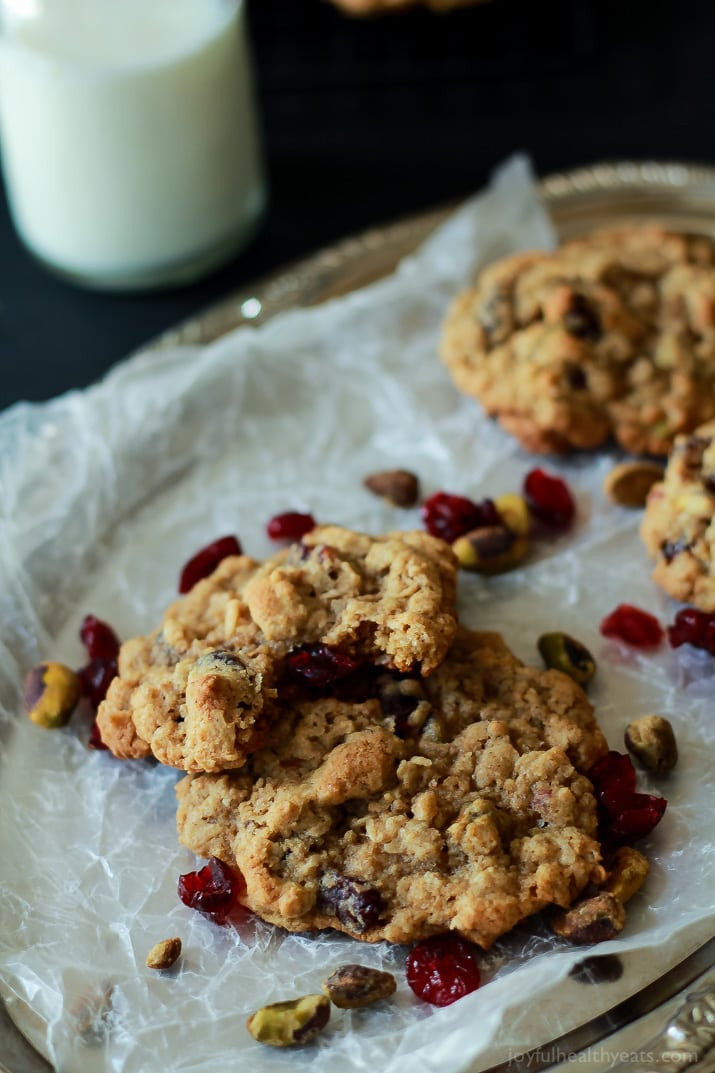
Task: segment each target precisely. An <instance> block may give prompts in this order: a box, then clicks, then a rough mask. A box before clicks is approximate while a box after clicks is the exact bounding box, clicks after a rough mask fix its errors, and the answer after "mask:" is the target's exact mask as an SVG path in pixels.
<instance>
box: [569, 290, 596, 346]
mask: <svg viewBox="0 0 715 1073" xmlns="http://www.w3.org/2000/svg"><path fill="white" fill-rule="evenodd" d="M564 328H565V329H566V331H567V332H568V333H569V334H570V335H574V336H576V338H577V339H587V340H588V341H589V342H591V343H597V342H598V340H599V339H600V338H601V336H602V335H603V327H602V325H601V319H600V317H599V315H598V313H597V312H596V310H595V309H594V308H593V306H592V305H591V303H590V302H589V301H588V299H586V298H584V296H583V295H582V294H572V295H571V301H570V303H569V308H568V309H567V310H566V312H565V313H564Z"/></svg>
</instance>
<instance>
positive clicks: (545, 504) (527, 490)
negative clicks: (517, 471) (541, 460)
mask: <svg viewBox="0 0 715 1073" xmlns="http://www.w3.org/2000/svg"><path fill="white" fill-rule="evenodd" d="M523 492H524V499H525V500H526V502H527V504H528V506H529V510H530V511H531V513H532V515H533V516H534V518H536V520H537V521H539V522H541V523H542V525H546V526H548V527H549V528H551V529H567V528H568V527H569V526H570V525H571V522H572V521H573V518H574V514H575V513H576V505H575V503H574V501H573V496H572V495H571V492H570V490H569V487H568V485H567V484H566V481H563V480H562V479H561V477H554V476H553V475H552V474H550V473H547V472H546V470H543V469H539V468H538V467H537V469H532V470H529V472H528V473H527V475H526V477H525V478H524V486H523Z"/></svg>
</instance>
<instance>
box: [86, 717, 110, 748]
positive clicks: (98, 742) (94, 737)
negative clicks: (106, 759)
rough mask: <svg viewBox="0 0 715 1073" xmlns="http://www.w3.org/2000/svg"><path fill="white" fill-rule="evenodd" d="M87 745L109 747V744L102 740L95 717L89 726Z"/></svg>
mask: <svg viewBox="0 0 715 1073" xmlns="http://www.w3.org/2000/svg"><path fill="white" fill-rule="evenodd" d="M87 746H88V747H89V748H90V749H109V746H108V745H105V744H104V742H103V741H102V735H101V734H100V731H99V727H98V726H97V720H96V719H95V720H94V722H93V723H92V726H91V728H90V731H89V739H88V741H87Z"/></svg>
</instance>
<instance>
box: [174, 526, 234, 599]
mask: <svg viewBox="0 0 715 1073" xmlns="http://www.w3.org/2000/svg"><path fill="white" fill-rule="evenodd" d="M240 554H241V545H240V544H239V542H238V539H237V538H236V537H235V536H225V537H220V538H219V539H218V540H214V542H213V543H212V544H207V545H206V547H205V548H202V549H201V551H197V552H196V555H194V556H192V558H191V559H189V561H188V563H186V565H185V566H184V569H183V570H182V571H181V577H180V578H179V592H180V593H181V594H182V595H183V594H184V593H186V592H190V590H191V589H193V587H194V585H195V584H196V582H197V581H201V579H202V578H204V577H208V576H209V574H212V573H213V572H214V570H215V569H216V567H217V566H218V564H219V563H220V562H221V561H222V560H223V559H226V558H227V557H228V556H229V555H240Z"/></svg>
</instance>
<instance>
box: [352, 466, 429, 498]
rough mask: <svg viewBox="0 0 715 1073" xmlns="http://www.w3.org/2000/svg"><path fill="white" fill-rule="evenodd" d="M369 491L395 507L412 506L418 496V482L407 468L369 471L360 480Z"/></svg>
mask: <svg viewBox="0 0 715 1073" xmlns="http://www.w3.org/2000/svg"><path fill="white" fill-rule="evenodd" d="M362 483H363V484H364V486H365V487H366V488H367V490H368V491H369V492H372V493H373V494H374V495H376V496H381V497H382V498H383V499H386V500H387V501H388V503H392V505H393V506H395V507H414V505H415V503H416V502H417V500H418V499H419V497H420V482H419V480H418V478H417V477H416V475H415V474H414V473H410V471H409V470H407V469H386V470H383V471H382V472H381V473H371V474H370V475H369V476H368V477H366V478H365V480H364V481H363V482H362Z"/></svg>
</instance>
